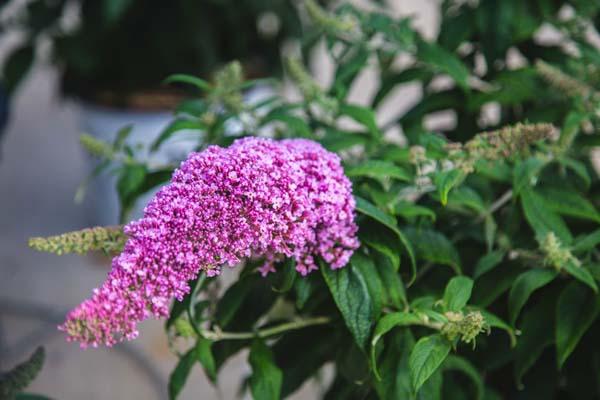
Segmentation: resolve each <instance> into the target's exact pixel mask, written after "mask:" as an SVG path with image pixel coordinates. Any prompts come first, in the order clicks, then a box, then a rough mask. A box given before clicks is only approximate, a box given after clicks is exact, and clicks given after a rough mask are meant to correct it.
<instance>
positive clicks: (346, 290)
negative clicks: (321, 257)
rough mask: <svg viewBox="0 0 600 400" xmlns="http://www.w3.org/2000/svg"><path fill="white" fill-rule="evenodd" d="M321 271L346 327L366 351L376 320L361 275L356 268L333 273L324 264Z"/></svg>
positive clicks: (350, 267) (365, 284)
mask: <svg viewBox="0 0 600 400" xmlns="http://www.w3.org/2000/svg"><path fill="white" fill-rule="evenodd" d="M321 272H322V274H323V277H324V278H325V282H326V283H327V286H328V287H329V291H330V292H331V295H332V297H333V300H334V301H335V304H336V305H337V308H338V310H339V311H340V313H341V314H342V317H343V319H344V322H345V323H346V326H347V327H348V329H349V330H350V333H352V336H354V339H355V340H356V343H357V344H358V346H359V347H360V348H361V349H363V350H364V349H365V348H366V345H367V342H368V339H369V336H370V334H371V321H373V320H374V303H373V299H372V298H371V294H370V292H369V288H368V286H367V280H366V279H365V277H364V276H363V274H362V272H361V271H360V270H359V269H358V268H356V267H355V266H353V265H352V264H350V265H347V266H346V267H344V268H340V269H337V270H332V269H331V268H330V267H329V266H328V265H325V264H324V263H321Z"/></svg>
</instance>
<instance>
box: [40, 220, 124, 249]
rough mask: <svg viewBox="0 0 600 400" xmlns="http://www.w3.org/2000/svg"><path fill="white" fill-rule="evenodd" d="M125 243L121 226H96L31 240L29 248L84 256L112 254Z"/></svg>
mask: <svg viewBox="0 0 600 400" xmlns="http://www.w3.org/2000/svg"><path fill="white" fill-rule="evenodd" d="M126 241H127V236H126V235H125V234H124V233H123V228H122V227H121V226H109V227H102V226H97V227H94V228H87V229H82V230H80V231H74V232H67V233H63V234H62V235H57V236H50V237H35V238H31V239H29V247H31V248H33V249H35V250H38V251H45V252H48V253H55V254H58V255H62V254H67V253H77V254H85V253H87V252H89V251H98V250H102V251H104V252H105V253H107V254H113V253H118V252H120V251H121V250H122V249H123V246H124V245H125V242H126Z"/></svg>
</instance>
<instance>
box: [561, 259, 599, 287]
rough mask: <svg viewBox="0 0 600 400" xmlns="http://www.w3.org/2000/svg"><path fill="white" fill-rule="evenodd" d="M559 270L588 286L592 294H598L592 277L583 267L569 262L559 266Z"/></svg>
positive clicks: (571, 261)
mask: <svg viewBox="0 0 600 400" xmlns="http://www.w3.org/2000/svg"><path fill="white" fill-rule="evenodd" d="M561 268H562V269H563V270H564V271H567V272H568V273H569V275H571V276H573V277H574V278H575V279H577V280H578V281H580V282H582V283H584V284H586V285H588V286H589V287H590V289H592V290H593V291H594V292H596V293H597V292H598V285H597V284H596V281H595V280H594V277H593V276H592V274H591V273H590V271H588V270H587V269H586V268H585V267H584V266H582V265H578V264H576V263H575V262H574V261H573V260H569V261H567V262H566V263H565V264H563V265H561Z"/></svg>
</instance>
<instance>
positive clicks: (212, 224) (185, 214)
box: [59, 138, 359, 347]
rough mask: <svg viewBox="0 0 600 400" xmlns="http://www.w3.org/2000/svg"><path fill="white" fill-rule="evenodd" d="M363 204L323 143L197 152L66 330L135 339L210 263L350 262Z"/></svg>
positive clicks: (216, 267) (84, 341) (89, 336)
mask: <svg viewBox="0 0 600 400" xmlns="http://www.w3.org/2000/svg"><path fill="white" fill-rule="evenodd" d="M354 207H355V204H354V199H353V197H352V187H351V183H350V181H349V180H348V179H347V178H346V176H345V175H344V171H343V169H342V167H341V164H340V159H339V157H338V156H337V155H335V154H333V153H330V152H328V151H326V150H325V149H324V148H323V147H321V146H320V145H319V144H317V143H315V142H312V141H309V140H303V139H294V140H283V141H274V140H270V139H260V138H245V139H240V140H237V141H236V142H235V143H234V144H233V145H232V146H230V147H229V148H221V147H218V146H211V147H208V148H207V149H206V150H204V151H203V152H201V153H192V154H191V155H190V156H189V158H188V159H187V160H186V161H184V162H183V163H182V164H181V167H180V168H179V169H178V170H176V171H175V173H174V174H173V177H172V179H171V182H170V184H168V185H166V186H165V187H163V188H162V189H161V190H160V191H159V192H158V193H157V194H156V196H155V197H154V198H153V199H152V201H150V203H149V204H148V205H147V207H146V208H145V210H144V217H143V218H142V219H140V220H138V221H134V222H131V223H130V224H128V225H127V226H126V227H125V233H126V234H127V235H128V236H129V240H128V241H127V244H126V245H125V248H124V250H123V252H122V253H121V254H120V255H119V256H117V257H115V258H114V259H113V261H112V270H111V272H110V273H109V275H108V279H107V280H106V282H104V284H103V285H102V286H101V287H100V288H99V289H95V290H94V292H93V295H92V297H91V298H90V299H88V300H86V301H85V302H83V303H82V304H81V305H80V306H79V307H77V308H76V309H74V310H73V311H71V312H70V313H69V315H68V316H67V320H66V322H65V323H64V324H63V325H61V326H60V328H59V329H61V330H63V331H65V332H67V334H68V340H70V341H78V342H80V343H81V346H82V347H87V346H93V347H96V346H98V345H102V344H104V345H108V346H111V345H113V344H115V343H117V342H119V341H122V340H124V339H133V338H135V337H137V335H138V331H137V324H138V322H140V321H143V320H145V319H147V318H150V317H155V318H165V317H167V316H168V314H169V304H170V302H171V300H172V299H173V298H175V299H177V300H182V299H183V297H184V296H185V295H186V294H187V293H189V291H190V287H189V285H188V282H189V281H190V280H192V279H194V278H195V277H196V276H198V274H199V273H200V272H201V271H204V272H205V273H206V274H207V275H208V276H216V275H218V274H219V272H220V269H221V266H222V265H224V264H226V265H230V266H234V265H236V264H238V263H239V262H240V261H241V260H242V259H244V258H247V257H251V256H252V257H264V259H265V260H266V261H265V264H264V265H263V266H262V267H261V268H259V272H260V273H261V274H262V275H263V276H265V275H267V274H268V273H270V272H274V271H275V264H276V262H278V261H280V260H282V259H283V258H284V257H291V258H293V259H294V260H295V261H296V269H297V270H298V272H299V273H300V274H302V275H306V274H308V273H310V272H311V271H314V270H316V269H317V264H316V258H318V257H321V258H322V259H323V260H325V261H326V262H327V263H328V264H329V265H330V266H331V268H341V267H343V266H344V265H346V263H347V262H348V260H349V259H350V257H351V255H352V253H353V251H354V250H355V249H356V248H357V247H358V245H359V243H358V240H357V238H356V231H357V227H356V224H355V223H354Z"/></svg>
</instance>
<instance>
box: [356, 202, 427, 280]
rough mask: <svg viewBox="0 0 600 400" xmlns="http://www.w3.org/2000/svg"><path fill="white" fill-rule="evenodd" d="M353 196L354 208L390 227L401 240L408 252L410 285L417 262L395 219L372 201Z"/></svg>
mask: <svg viewBox="0 0 600 400" xmlns="http://www.w3.org/2000/svg"><path fill="white" fill-rule="evenodd" d="M354 198H355V199H356V210H357V211H358V212H360V213H361V214H365V215H366V216H368V217H371V218H373V219H374V220H375V221H378V222H380V223H382V224H383V225H385V226H386V227H388V228H390V229H391V230H392V231H393V232H394V233H395V234H396V235H397V236H398V239H400V242H402V245H403V246H404V249H405V250H406V253H407V254H408V258H409V259H410V265H411V278H410V280H409V282H408V284H409V285H410V284H411V283H412V282H413V281H414V279H415V277H416V273H417V264H416V261H415V256H414V252H413V248H412V245H411V244H410V242H409V241H408V240H407V239H406V237H405V236H404V233H402V231H401V230H400V229H398V226H397V225H396V220H395V219H394V217H392V216H390V215H388V214H386V213H384V212H383V211H381V210H380V209H379V208H377V207H375V206H374V205H373V204H372V203H370V202H368V201H367V200H365V199H363V198H362V197H358V196H354Z"/></svg>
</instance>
